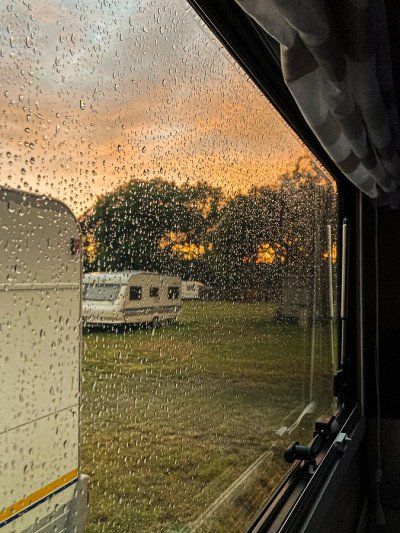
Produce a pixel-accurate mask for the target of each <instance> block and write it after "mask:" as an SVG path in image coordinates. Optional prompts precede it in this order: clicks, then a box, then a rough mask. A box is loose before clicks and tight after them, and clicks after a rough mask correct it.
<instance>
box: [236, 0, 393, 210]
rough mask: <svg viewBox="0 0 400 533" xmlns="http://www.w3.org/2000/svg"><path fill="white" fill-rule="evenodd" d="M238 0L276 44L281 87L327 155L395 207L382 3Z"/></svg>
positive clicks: (355, 180) (362, 186)
mask: <svg viewBox="0 0 400 533" xmlns="http://www.w3.org/2000/svg"><path fill="white" fill-rule="evenodd" d="M236 1H237V3H238V4H239V5H241V6H242V8H243V9H244V10H245V11H246V12H247V13H248V14H249V15H250V16H251V17H253V18H254V19H255V20H256V21H257V23H258V24H260V26H262V27H263V28H264V29H265V30H266V31H267V32H268V33H269V34H270V35H271V36H272V37H274V38H275V39H276V40H277V41H278V42H279V43H280V49H281V67H282V73H283V77H284V79H285V82H286V84H287V86H288V88H289V90H290V92H291V94H292V95H293V97H294V99H295V100H296V102H297V105H298V106H299V109H300V110H301V112H302V114H303V115H304V118H305V119H306V121H307V122H308V124H309V125H310V127H311V128H312V130H313V131H314V133H315V134H316V136H317V137H318V139H319V141H320V142H321V144H322V145H323V147H324V149H325V150H326V152H327V153H328V154H329V156H330V157H331V158H332V159H333V161H334V162H335V163H336V164H337V166H338V167H339V168H340V169H341V170H342V171H343V173H344V174H345V175H346V176H347V177H348V178H349V180H351V181H352V182H353V183H354V184H355V185H356V186H357V187H359V188H360V189H361V190H362V191H364V192H365V193H366V194H367V195H368V196H370V197H371V198H379V199H380V203H381V202H384V203H393V201H394V197H397V196H398V194H397V193H394V194H393V191H396V190H397V189H398V188H399V185H400V158H399V148H400V144H399V140H400V133H399V132H400V128H399V118H398V113H397V106H396V100H395V96H394V91H393V79H392V71H391V62H390V49H389V39H388V33H387V23H386V15H385V8H384V2H383V0H369V1H368V0H330V1H327V0H325V1H324V0H236ZM399 1H400V0H399Z"/></svg>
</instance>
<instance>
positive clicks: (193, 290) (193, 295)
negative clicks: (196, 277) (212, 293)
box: [182, 280, 205, 300]
mask: <svg viewBox="0 0 400 533" xmlns="http://www.w3.org/2000/svg"><path fill="white" fill-rule="evenodd" d="M204 287H205V285H204V283H201V281H190V280H189V281H182V300H198V299H199V298H201V291H202V290H203V289H204Z"/></svg>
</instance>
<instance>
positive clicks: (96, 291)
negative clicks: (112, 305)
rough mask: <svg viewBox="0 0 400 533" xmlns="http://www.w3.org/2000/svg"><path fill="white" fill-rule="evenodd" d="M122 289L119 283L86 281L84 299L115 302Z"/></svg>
mask: <svg viewBox="0 0 400 533" xmlns="http://www.w3.org/2000/svg"><path fill="white" fill-rule="evenodd" d="M120 289H121V285H120V284H118V283H93V284H92V283H85V285H84V288H83V299H84V300H86V301H93V302H113V301H114V300H116V298H117V296H118V294H119V291H120Z"/></svg>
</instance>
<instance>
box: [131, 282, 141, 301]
mask: <svg viewBox="0 0 400 533" xmlns="http://www.w3.org/2000/svg"><path fill="white" fill-rule="evenodd" d="M141 298H142V287H139V286H137V285H135V286H134V287H129V299H130V300H141Z"/></svg>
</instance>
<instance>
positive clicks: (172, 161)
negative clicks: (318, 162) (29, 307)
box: [0, 0, 307, 214]
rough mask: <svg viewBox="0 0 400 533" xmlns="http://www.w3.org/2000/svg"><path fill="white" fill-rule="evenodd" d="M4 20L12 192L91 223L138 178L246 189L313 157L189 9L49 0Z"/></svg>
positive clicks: (1, 128) (177, 1)
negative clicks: (50, 200)
mask: <svg viewBox="0 0 400 533" xmlns="http://www.w3.org/2000/svg"><path fill="white" fill-rule="evenodd" d="M60 4H61V5H60ZM1 17H2V27H3V28H6V31H4V32H3V33H2V34H1V50H2V56H3V57H2V73H1V77H0V81H1V88H0V99H1V102H0V109H1V118H0V135H1V149H0V169H1V178H0V179H1V184H2V185H7V186H11V187H20V188H23V189H26V190H31V191H35V192H39V193H45V194H51V195H52V196H54V197H56V198H59V199H62V200H64V201H65V202H66V203H67V204H68V205H69V206H70V207H71V208H72V209H73V210H74V211H75V213H77V214H79V213H81V212H82V211H83V210H84V209H86V208H87V207H88V206H90V205H91V204H92V203H93V200H94V199H95V198H96V196H97V195H99V194H101V193H102V192H105V191H107V190H110V189H111V188H113V187H115V186H117V185H118V184H121V183H123V182H124V181H126V180H127V179H129V178H130V177H132V176H135V177H140V178H142V177H148V178H151V177H154V176H162V177H165V178H168V179H175V180H177V181H183V180H189V181H191V180H193V181H196V180H198V179H205V180H207V181H210V182H212V183H214V184H217V185H221V186H223V187H224V188H225V189H226V190H227V191H229V192H234V191H235V190H238V189H241V190H246V189H247V188H248V187H250V186H251V185H254V184H266V183H276V182H277V176H279V175H280V174H281V173H282V172H284V171H285V170H288V169H291V168H292V167H293V165H294V164H295V162H296V161H297V159H298V158H299V157H300V156H302V155H307V152H306V151H305V149H304V147H303V146H302V145H301V144H300V143H299V142H298V140H297V139H295V137H294V136H293V135H292V134H291V132H290V131H289V129H288V128H287V126H286V125H285V124H284V123H283V121H282V120H281V118H280V117H279V116H278V114H277V113H276V112H275V111H274V110H273V109H272V107H271V106H270V104H269V103H268V102H267V101H266V99H265V98H264V96H263V95H261V93H260V92H259V91H258V89H256V87H255V86H254V85H253V83H252V82H250V81H249V80H248V79H247V78H246V75H245V74H244V72H243V71H242V70H241V69H240V68H239V67H238V66H237V65H236V64H235V63H234V62H233V60H232V59H231V58H230V57H229V56H228V54H227V53H226V52H225V50H224V49H223V48H222V46H221V45H220V44H219V43H218V42H217V41H216V40H215V38H214V37H213V36H212V35H211V33H210V32H209V30H208V29H207V28H205V27H204V26H203V24H202V23H201V22H200V20H199V19H198V18H197V16H196V15H195V14H194V12H193V11H192V9H191V8H190V7H189V5H188V4H186V2H185V1H184V0H173V1H172V0H168V1H167V0H157V1H151V0H142V1H137V0H133V1H129V2H128V1H120V0H118V1H117V0H116V1H108V0H102V1H101V2H100V1H98V0H81V1H77V0H74V1H69V0H64V1H63V2H59V1H58V2H56V1H53V0H36V1H35V2H32V3H31V4H30V6H29V4H28V2H18V3H15V4H10V6H9V7H8V8H7V9H5V10H3V13H2V14H1Z"/></svg>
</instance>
